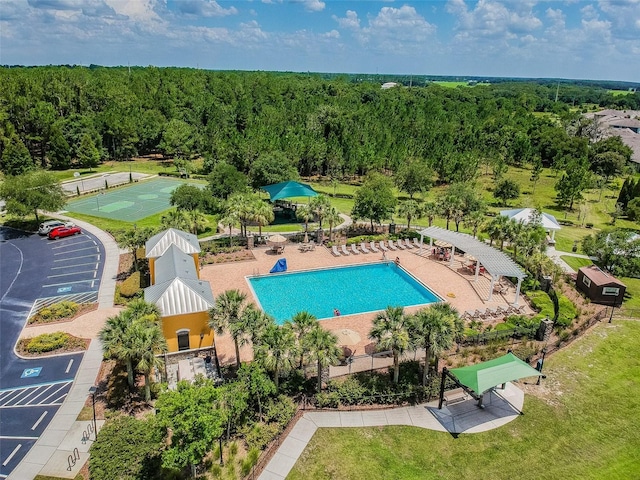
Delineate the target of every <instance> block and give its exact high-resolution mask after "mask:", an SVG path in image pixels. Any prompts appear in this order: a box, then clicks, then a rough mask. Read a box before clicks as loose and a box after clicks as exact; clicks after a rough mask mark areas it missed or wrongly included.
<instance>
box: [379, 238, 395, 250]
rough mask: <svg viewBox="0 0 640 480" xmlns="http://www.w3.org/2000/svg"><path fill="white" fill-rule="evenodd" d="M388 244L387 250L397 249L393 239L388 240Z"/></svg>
mask: <svg viewBox="0 0 640 480" xmlns="http://www.w3.org/2000/svg"><path fill="white" fill-rule="evenodd" d="M383 243H384V242H380V245H382V244H383ZM388 246H389V250H393V251H394V252H395V251H397V250H398V247H396V246H395V245H394V243H393V240H389V242H388Z"/></svg>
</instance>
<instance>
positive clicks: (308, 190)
mask: <svg viewBox="0 0 640 480" xmlns="http://www.w3.org/2000/svg"><path fill="white" fill-rule="evenodd" d="M260 188H261V189H262V190H264V191H266V192H267V193H268V194H269V197H270V199H271V201H272V202H275V201H276V200H280V199H282V198H291V197H315V196H316V195H318V192H316V191H315V190H314V189H313V188H312V187H311V186H310V185H307V184H306V183H300V182H294V181H293V180H290V181H288V182H281V183H274V184H273V185H264V186H262V187H260Z"/></svg>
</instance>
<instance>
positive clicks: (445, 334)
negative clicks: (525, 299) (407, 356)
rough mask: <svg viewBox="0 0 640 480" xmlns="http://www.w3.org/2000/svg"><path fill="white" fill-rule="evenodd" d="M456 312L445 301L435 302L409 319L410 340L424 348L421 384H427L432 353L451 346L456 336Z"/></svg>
mask: <svg viewBox="0 0 640 480" xmlns="http://www.w3.org/2000/svg"><path fill="white" fill-rule="evenodd" d="M456 316H457V312H456V311H455V309H452V308H451V307H450V306H449V304H447V303H437V304H435V305H432V306H431V307H428V308H424V309H422V310H420V311H418V312H417V313H416V314H415V315H413V316H412V317H411V319H410V321H409V333H410V337H411V341H412V342H413V343H414V344H415V345H416V346H419V347H421V348H424V349H425V354H424V371H423V374H422V385H426V384H427V380H428V378H429V365H430V363H431V357H432V355H433V354H434V353H436V354H437V353H440V352H442V351H444V350H447V349H449V348H451V346H452V345H453V341H454V340H455V338H456V335H457V333H456V322H455V320H456Z"/></svg>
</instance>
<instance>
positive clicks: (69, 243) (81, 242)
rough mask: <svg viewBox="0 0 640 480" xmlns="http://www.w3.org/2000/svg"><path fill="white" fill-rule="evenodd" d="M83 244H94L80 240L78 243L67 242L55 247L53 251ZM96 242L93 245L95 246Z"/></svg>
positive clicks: (52, 248)
mask: <svg viewBox="0 0 640 480" xmlns="http://www.w3.org/2000/svg"><path fill="white" fill-rule="evenodd" d="M83 243H92V242H91V241H89V240H88V239H87V240H80V241H78V242H65V243H63V244H58V245H56V246H55V247H51V250H59V249H61V248H67V247H74V246H76V245H82V244H83ZM95 243H96V242H93V244H94V245H95Z"/></svg>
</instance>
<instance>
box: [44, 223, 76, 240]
mask: <svg viewBox="0 0 640 480" xmlns="http://www.w3.org/2000/svg"><path fill="white" fill-rule="evenodd" d="M81 233H82V230H80V227H77V226H75V225H74V226H73V227H58V228H54V229H53V230H51V231H50V232H49V239H53V240H58V239H59V238H63V237H70V236H71V235H79V234H81Z"/></svg>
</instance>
